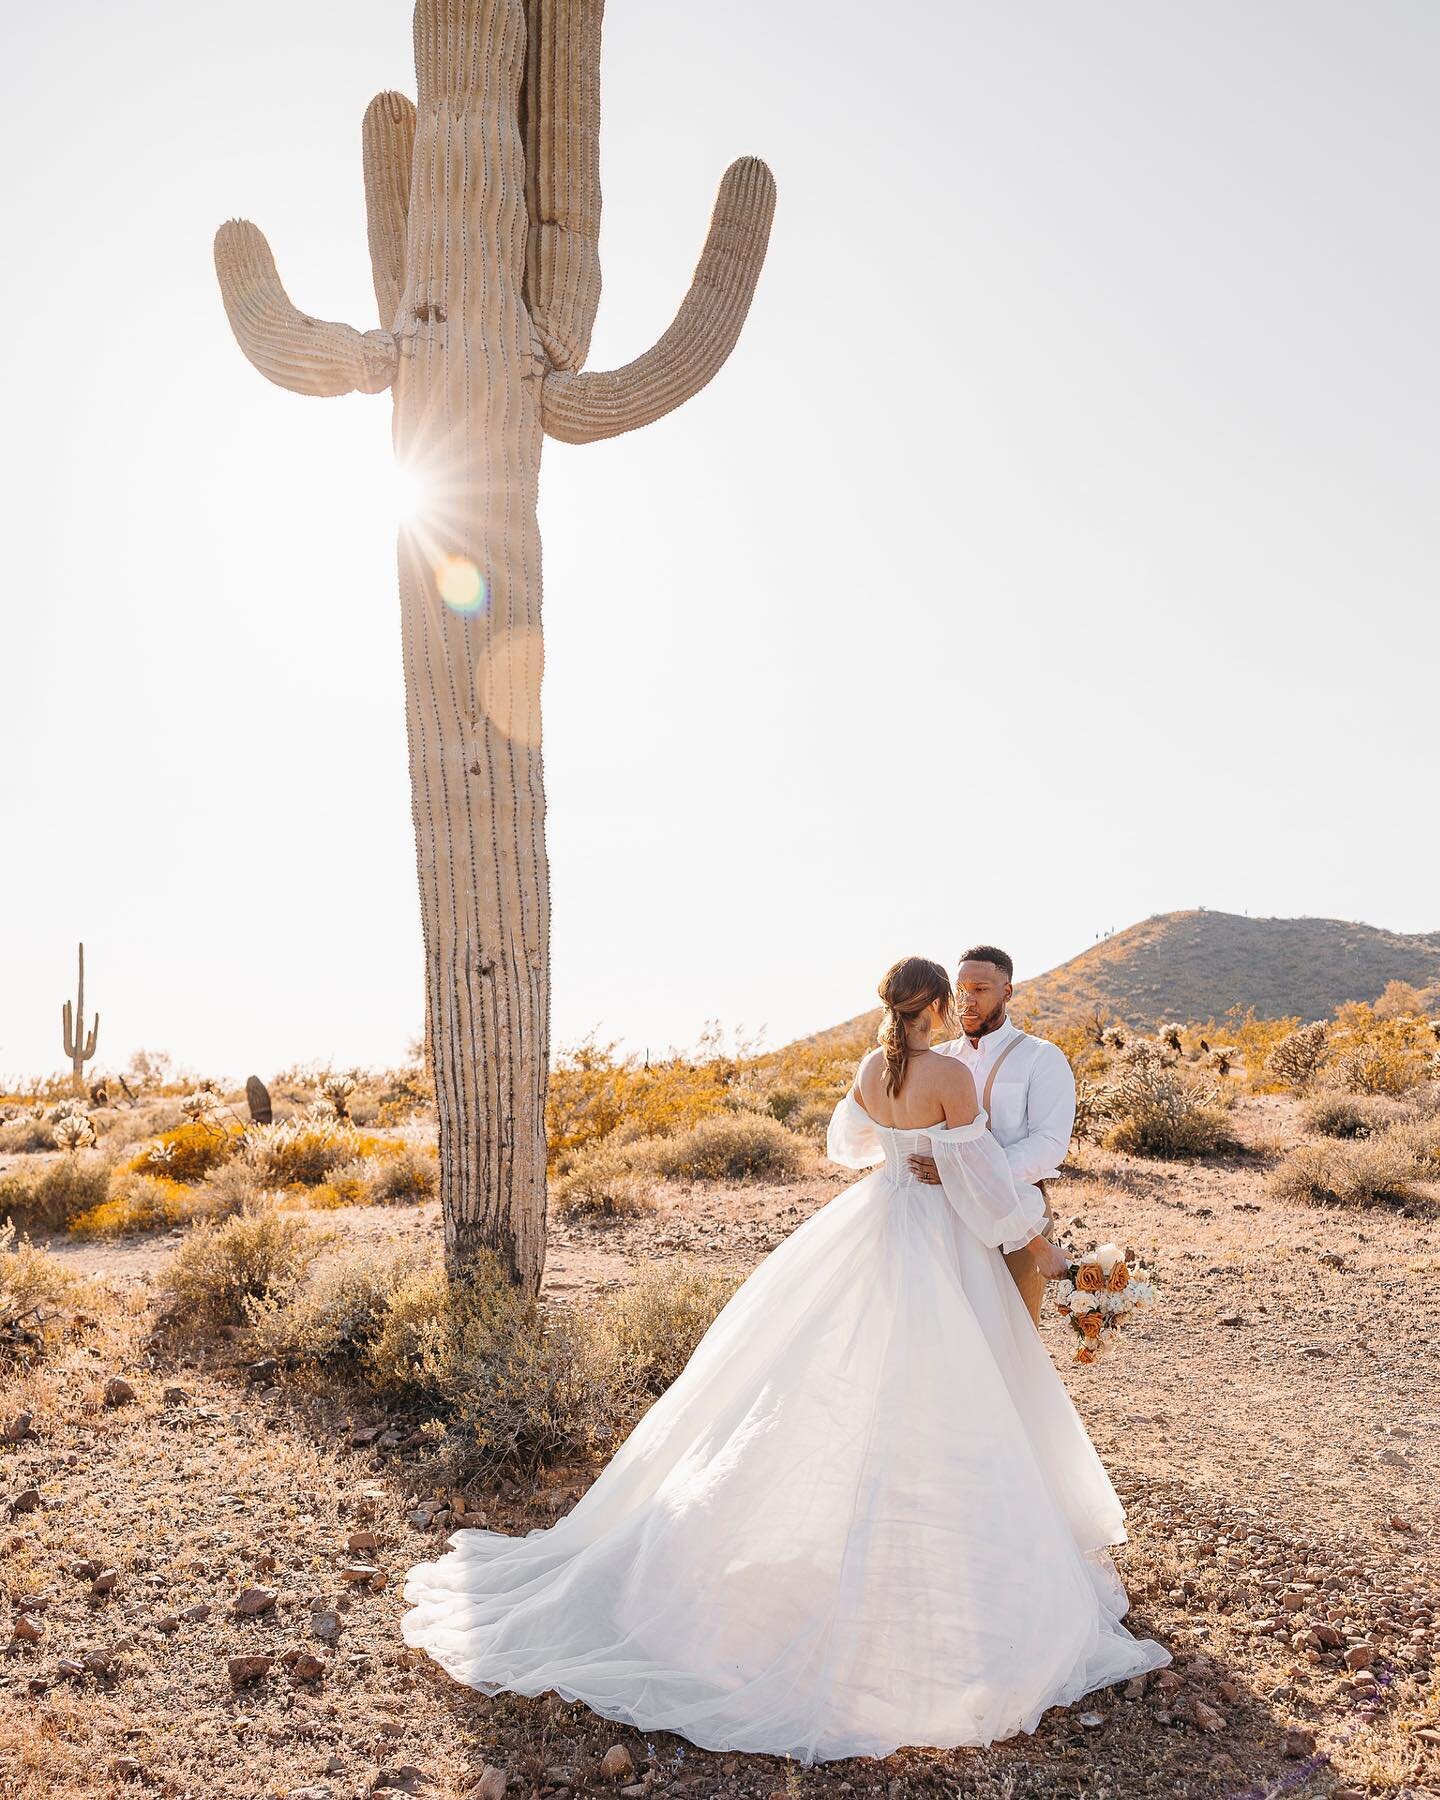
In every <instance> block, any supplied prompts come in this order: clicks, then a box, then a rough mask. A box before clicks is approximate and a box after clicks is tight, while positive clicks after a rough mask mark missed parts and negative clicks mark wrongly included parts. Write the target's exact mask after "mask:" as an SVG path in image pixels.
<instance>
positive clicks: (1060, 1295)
mask: <svg viewBox="0 0 1440 1800" xmlns="http://www.w3.org/2000/svg"><path fill="white" fill-rule="evenodd" d="M1074 1292H1075V1283H1074V1282H1073V1281H1068V1280H1067V1281H1057V1282H1056V1283H1055V1298H1056V1300H1058V1301H1059V1302H1060V1304H1061V1305H1062V1306H1063V1305H1064V1303H1065V1302H1066V1301H1067V1300H1068V1299H1069V1298H1070V1296H1071V1295H1072V1294H1073V1293H1074Z"/></svg>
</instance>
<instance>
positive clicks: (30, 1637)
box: [13, 1612, 45, 1644]
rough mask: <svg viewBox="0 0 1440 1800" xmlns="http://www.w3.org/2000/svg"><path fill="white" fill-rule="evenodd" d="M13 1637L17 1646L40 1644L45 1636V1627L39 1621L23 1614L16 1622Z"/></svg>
mask: <svg viewBox="0 0 1440 1800" xmlns="http://www.w3.org/2000/svg"><path fill="white" fill-rule="evenodd" d="M13 1635H14V1638H15V1641H16V1643H17V1644H38V1643H39V1642H40V1640H41V1638H42V1637H44V1635H45V1627H44V1626H43V1625H42V1624H41V1623H40V1621H39V1620H38V1619H32V1618H31V1617H30V1615H29V1614H28V1613H23V1612H22V1613H21V1614H20V1616H19V1618H17V1619H16V1621H15V1629H14V1634H13Z"/></svg>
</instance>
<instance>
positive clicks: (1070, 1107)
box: [935, 1018, 1075, 1250]
mask: <svg viewBox="0 0 1440 1800" xmlns="http://www.w3.org/2000/svg"><path fill="white" fill-rule="evenodd" d="M1016 1038H1019V1039H1020V1040H1021V1042H1019V1043H1018V1044H1015V1048H1014V1049H1013V1050H1012V1051H1011V1052H1010V1054H1009V1055H1008V1056H1007V1057H1006V1058H1005V1062H1004V1064H1003V1066H1002V1067H1001V1069H1000V1071H999V1073H998V1074H997V1075H996V1077H995V1087H994V1091H993V1092H992V1093H991V1096H990V1130H991V1133H992V1135H993V1136H994V1138H995V1141H996V1143H998V1144H999V1146H1000V1148H1001V1149H1002V1150H1003V1151H1004V1152H1005V1159H1006V1161H1007V1162H1008V1163H1009V1164H1010V1173H1011V1174H1012V1175H1013V1176H1014V1177H1015V1185H1016V1187H1017V1188H1026V1187H1028V1188H1030V1189H1031V1191H1032V1192H1035V1193H1036V1194H1038V1192H1039V1190H1038V1189H1037V1188H1036V1187H1035V1183H1036V1182H1037V1181H1050V1180H1053V1179H1054V1177H1055V1176H1056V1175H1058V1174H1059V1171H1060V1164H1061V1163H1062V1162H1064V1160H1065V1158H1066V1155H1067V1154H1068V1153H1069V1149H1070V1134H1071V1132H1072V1131H1073V1130H1074V1128H1075V1077H1074V1075H1073V1074H1072V1073H1071V1070H1070V1063H1069V1060H1068V1058H1067V1057H1066V1055H1065V1052H1064V1051H1063V1050H1062V1049H1061V1048H1060V1046H1059V1045H1058V1044H1052V1043H1051V1042H1050V1041H1049V1039H1048V1038H1038V1037H1030V1036H1029V1035H1028V1034H1027V1033H1025V1032H1023V1031H1020V1030H1018V1029H1017V1027H1016V1026H1014V1025H1013V1024H1012V1023H1011V1022H1010V1020H1009V1019H1008V1018H1007V1019H1006V1021H1005V1023H1004V1024H1003V1025H1001V1026H1000V1027H999V1028H998V1029H997V1030H995V1031H992V1032H989V1033H988V1034H987V1035H986V1036H985V1037H982V1038H981V1040H980V1042H979V1043H978V1044H972V1043H971V1042H970V1040H969V1038H967V1037H958V1038H953V1039H951V1040H950V1041H949V1042H948V1043H944V1044H936V1046H935V1048H936V1050H937V1051H938V1052H939V1053H940V1055H941V1056H958V1057H959V1059H960V1061H961V1062H963V1063H964V1064H965V1067H966V1068H967V1069H969V1071H970V1073H971V1075H972V1076H973V1077H974V1080H975V1097H976V1099H977V1100H979V1101H980V1102H981V1104H982V1105H983V1104H984V1100H985V1083H986V1082H987V1081H988V1080H989V1078H990V1071H991V1069H993V1068H994V1067H995V1063H996V1060H997V1059H998V1057H999V1056H1000V1053H1001V1052H1002V1051H1003V1050H1004V1049H1005V1048H1006V1046H1007V1045H1009V1044H1012V1043H1015V1039H1016ZM1023 1241H1025V1242H1028V1239H1027V1240H1023ZM1001 1248H1002V1249H1004V1250H1018V1249H1020V1248H1021V1244H1020V1243H1019V1242H1017V1243H1007V1244H1003V1245H1002V1246H1001Z"/></svg>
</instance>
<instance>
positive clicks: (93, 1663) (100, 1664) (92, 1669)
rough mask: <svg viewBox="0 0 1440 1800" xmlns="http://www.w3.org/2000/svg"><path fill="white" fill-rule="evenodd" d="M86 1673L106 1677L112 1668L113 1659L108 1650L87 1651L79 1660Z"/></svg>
mask: <svg viewBox="0 0 1440 1800" xmlns="http://www.w3.org/2000/svg"><path fill="white" fill-rule="evenodd" d="M80 1661H81V1663H82V1664H83V1665H84V1667H85V1669H86V1670H87V1672H88V1673H89V1674H91V1675H97V1676H105V1675H108V1674H109V1673H110V1671H111V1669H112V1668H113V1667H114V1661H115V1659H114V1658H113V1657H112V1656H111V1654H110V1652H109V1651H108V1650H99V1649H96V1650H87V1651H86V1652H85V1654H84V1655H83V1656H82V1657H81V1658H80Z"/></svg>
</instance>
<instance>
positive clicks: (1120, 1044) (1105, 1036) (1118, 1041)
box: [1100, 1025, 1128, 1050]
mask: <svg viewBox="0 0 1440 1800" xmlns="http://www.w3.org/2000/svg"><path fill="white" fill-rule="evenodd" d="M1127 1041H1128V1040H1127V1039H1126V1036H1125V1033H1124V1032H1123V1031H1122V1030H1121V1029H1120V1027H1119V1026H1118V1025H1107V1026H1106V1027H1105V1029H1104V1031H1102V1032H1101V1034H1100V1046H1101V1048H1102V1049H1104V1050H1123V1049H1124V1048H1125V1045H1126V1043H1127Z"/></svg>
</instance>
